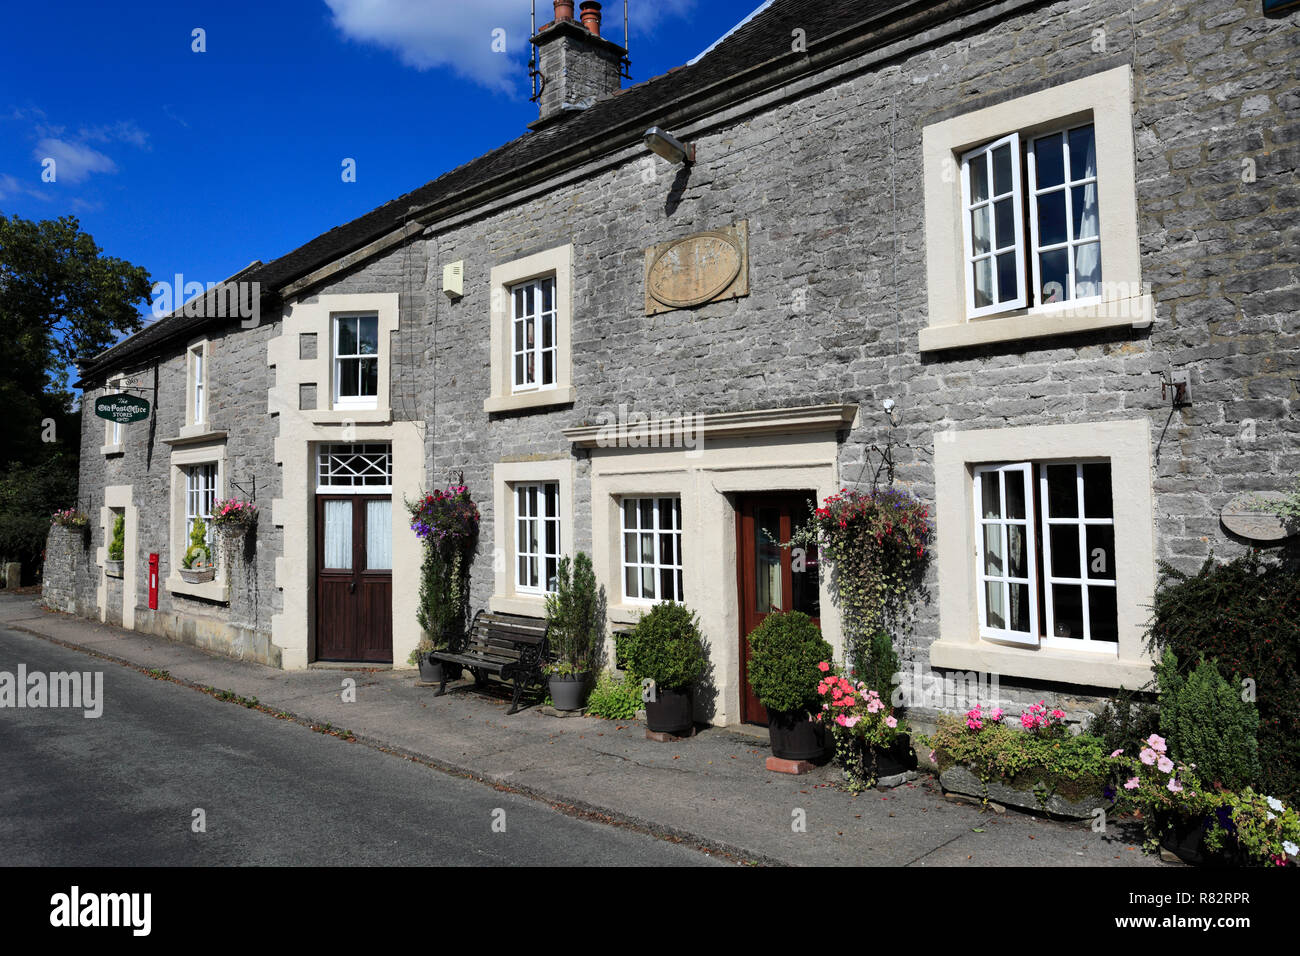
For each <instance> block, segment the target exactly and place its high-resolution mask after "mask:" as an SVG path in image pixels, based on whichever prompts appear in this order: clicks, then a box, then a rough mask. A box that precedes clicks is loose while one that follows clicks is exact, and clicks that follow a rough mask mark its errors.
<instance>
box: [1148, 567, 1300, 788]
mask: <svg viewBox="0 0 1300 956" xmlns="http://www.w3.org/2000/svg"><path fill="white" fill-rule="evenodd" d="M1160 571H1161V579H1160V586H1159V587H1158V588H1157V590H1156V595H1155V605H1154V612H1153V616H1152V622H1151V629H1150V638H1151V641H1152V644H1153V646H1154V647H1155V649H1156V650H1157V651H1160V652H1163V651H1164V650H1165V649H1166V648H1168V649H1171V650H1173V651H1174V653H1175V654H1176V655H1177V656H1178V660H1179V662H1180V663H1179V671H1180V673H1181V674H1182V675H1183V676H1184V677H1189V676H1190V675H1191V673H1192V672H1193V670H1194V669H1195V668H1196V667H1197V665H1198V664H1199V662H1200V660H1201V659H1202V658H1207V659H1211V660H1215V661H1217V663H1218V667H1219V670H1220V671H1221V672H1222V674H1223V676H1224V677H1225V678H1227V679H1228V680H1229V681H1232V682H1233V687H1234V690H1235V691H1236V692H1237V693H1238V696H1239V695H1240V692H1241V690H1242V689H1243V688H1242V685H1241V684H1240V681H1241V680H1243V679H1244V680H1249V681H1252V682H1253V691H1254V695H1255V700H1256V704H1257V706H1258V710H1259V730H1258V741H1259V770H1258V780H1257V781H1256V789H1257V790H1262V791H1263V792H1264V793H1266V794H1269V795H1272V796H1276V797H1279V798H1283V799H1287V800H1288V801H1289V802H1292V803H1294V802H1295V801H1297V800H1300V669H1298V668H1297V659H1298V655H1300V571H1298V570H1297V569H1296V568H1295V567H1294V566H1291V567H1288V566H1281V565H1275V564H1268V563H1266V562H1264V561H1262V560H1261V558H1260V554H1259V552H1256V551H1251V552H1249V553H1247V554H1245V555H1242V556H1241V557H1238V558H1236V559H1234V560H1232V561H1229V562H1227V563H1225V564H1220V563H1218V562H1216V561H1215V560H1214V558H1213V557H1211V558H1209V559H1207V560H1206V562H1205V564H1204V565H1203V566H1202V567H1201V569H1200V571H1199V572H1197V573H1196V574H1194V575H1188V574H1184V573H1182V572H1179V571H1178V570H1177V569H1175V568H1173V567H1172V566H1170V565H1168V564H1166V563H1163V562H1162V563H1161V565H1160ZM1234 675H1235V676H1234ZM1251 687H1252V685H1247V687H1246V688H1245V689H1246V690H1250V689H1251Z"/></svg>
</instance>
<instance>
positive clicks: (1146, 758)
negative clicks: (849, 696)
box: [1138, 747, 1156, 767]
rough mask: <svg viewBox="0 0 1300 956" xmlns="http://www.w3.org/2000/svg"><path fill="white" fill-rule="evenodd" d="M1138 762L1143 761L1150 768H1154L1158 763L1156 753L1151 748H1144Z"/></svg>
mask: <svg viewBox="0 0 1300 956" xmlns="http://www.w3.org/2000/svg"><path fill="white" fill-rule="evenodd" d="M1138 760H1141V761H1142V762H1143V763H1144V764H1146V765H1147V766H1148V767H1150V766H1153V765H1154V764H1155V762H1156V752H1155V751H1154V750H1152V749H1151V748H1150V747H1143V748H1142V752H1141V753H1140V754H1138Z"/></svg>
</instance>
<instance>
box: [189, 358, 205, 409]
mask: <svg viewBox="0 0 1300 956" xmlns="http://www.w3.org/2000/svg"><path fill="white" fill-rule="evenodd" d="M190 383H191V388H192V392H191V394H190V409H191V418H190V424H191V425H202V424H203V422H204V421H205V420H206V419H205V415H206V411H207V409H206V406H205V405H204V402H205V401H206V398H207V365H206V363H205V362H204V346H203V345H202V344H199V345H196V346H194V347H193V348H191V349H190Z"/></svg>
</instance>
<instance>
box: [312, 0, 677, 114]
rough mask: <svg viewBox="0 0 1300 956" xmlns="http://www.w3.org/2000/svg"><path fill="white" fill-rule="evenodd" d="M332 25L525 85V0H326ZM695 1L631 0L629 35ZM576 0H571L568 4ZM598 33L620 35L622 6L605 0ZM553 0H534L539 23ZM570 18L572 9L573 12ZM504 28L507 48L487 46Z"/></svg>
mask: <svg viewBox="0 0 1300 956" xmlns="http://www.w3.org/2000/svg"><path fill="white" fill-rule="evenodd" d="M325 3H326V5H327V6H328V7H329V8H330V12H331V13H332V14H333V23H334V26H335V27H337V28H338V30H339V32H341V33H342V34H343V35H344V36H345V37H347V38H348V39H350V40H355V41H357V42H358V43H367V44H373V45H375V46H378V47H382V48H383V49H387V50H391V51H393V52H394V53H396V54H397V56H398V59H399V60H400V61H401V62H402V63H404V64H406V65H407V66H411V67H414V68H416V69H417V70H428V69H433V68H435V67H446V68H448V69H451V70H453V71H454V72H456V73H458V74H459V75H461V76H463V77H465V78H467V79H470V80H473V81H474V82H476V83H479V84H481V85H482V86H486V87H487V88H489V89H492V90H497V91H500V92H507V93H508V92H516V93H517V92H521V91H523V90H525V89H527V86H528V68H527V65H526V63H527V59H528V47H529V44H528V39H529V34H528V27H529V24H528V14H529V5H528V3H527V2H525V0H475V2H474V3H472V4H469V3H466V4H464V5H463V6H459V5H456V4H451V3H445V2H440V3H429V2H428V0H325ZM695 3H696V0H655V2H646V0H638V2H636V3H633V4H632V7H633V9H632V11H631V14H630V16H631V25H632V33H633V35H634V36H646V35H648V34H649V33H650V32H652V31H653V30H654V29H655V28H656V27H657V26H658V25H659V24H660V23H662V22H663V20H665V19H668V18H672V17H681V16H683V15H685V14H686V13H687V12H689V11H690V10H691V9H692V8H693V7H694V6H695ZM577 5H578V4H577V2H575V4H574V6H575V7H576V6H577ZM602 12H603V14H604V21H603V23H602V25H601V32H602V33H604V34H605V35H606V36H608V37H609V38H610V39H613V40H614V41H615V42H617V43H622V41H623V5H622V4H621V3H619V2H618V0H609V2H607V3H606V4H605V9H604V10H603V11H602ZM553 14H554V10H553V9H552V6H551V0H537V21H538V25H539V26H540V25H541V24H543V23H547V22H548V21H550V20H551V18H552V16H553ZM575 16H576V10H575ZM497 28H500V29H502V30H504V31H505V48H506V52H504V53H498V52H493V49H492V45H493V42H492V41H493V30H495V29H497Z"/></svg>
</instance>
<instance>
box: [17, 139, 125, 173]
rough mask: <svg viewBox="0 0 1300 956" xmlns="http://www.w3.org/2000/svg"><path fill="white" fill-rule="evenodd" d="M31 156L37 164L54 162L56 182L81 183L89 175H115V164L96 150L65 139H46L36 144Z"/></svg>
mask: <svg viewBox="0 0 1300 956" xmlns="http://www.w3.org/2000/svg"><path fill="white" fill-rule="evenodd" d="M32 156H34V157H35V158H36V161H37V162H38V163H44V162H45V160H46V159H53V160H54V164H55V166H54V171H55V176H56V177H57V178H56V180H55V181H56V182H69V183H79V182H83V181H84V180H85V179H86V177H87V176H89V175H90V174H91V173H115V172H117V164H116V163H114V162H113V161H112V160H111V159H109V158H108V157H107V156H105V155H104V154H103V153H101V152H100V151H99V150H97V149H91V148H90V147H89V146H86V145H85V144H83V143H73V142H69V141H68V140H66V139H57V138H54V137H46V138H44V139H42V140H40V141H38V142H37V144H36V148H35V149H34V150H32Z"/></svg>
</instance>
